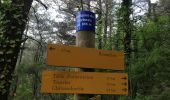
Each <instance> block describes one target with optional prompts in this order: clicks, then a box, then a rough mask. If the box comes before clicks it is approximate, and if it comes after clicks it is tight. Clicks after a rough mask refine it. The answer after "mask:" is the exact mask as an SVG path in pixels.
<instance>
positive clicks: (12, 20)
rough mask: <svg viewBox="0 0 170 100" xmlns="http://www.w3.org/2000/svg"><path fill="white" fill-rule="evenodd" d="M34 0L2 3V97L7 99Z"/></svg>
mask: <svg viewBox="0 0 170 100" xmlns="http://www.w3.org/2000/svg"><path fill="white" fill-rule="evenodd" d="M32 1H33V0H12V2H11V3H9V4H8V6H6V4H3V3H1V6H0V12H1V14H2V15H3V16H1V19H0V22H1V23H0V99H1V100H7V99H8V95H9V91H10V85H11V82H12V75H13V72H14V70H15V66H16V62H17V58H18V54H19V52H20V46H21V43H22V42H24V41H23V39H22V35H23V33H24V30H25V26H26V22H27V17H28V13H29V10H30V7H31V4H32Z"/></svg>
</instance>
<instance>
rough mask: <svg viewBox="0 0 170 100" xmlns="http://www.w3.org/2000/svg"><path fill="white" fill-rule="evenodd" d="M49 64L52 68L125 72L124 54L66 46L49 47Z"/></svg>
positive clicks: (52, 45) (53, 45)
mask: <svg viewBox="0 0 170 100" xmlns="http://www.w3.org/2000/svg"><path fill="white" fill-rule="evenodd" d="M47 58H48V59H47V63H48V65H51V66H70V67H80V68H99V69H112V70H124V53H123V52H118V51H108V50H97V49H93V48H81V47H74V46H64V45H55V44H49V45H48V57H47Z"/></svg>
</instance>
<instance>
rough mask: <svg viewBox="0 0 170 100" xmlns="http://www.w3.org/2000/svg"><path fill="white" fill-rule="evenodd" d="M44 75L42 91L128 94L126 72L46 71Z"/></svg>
mask: <svg viewBox="0 0 170 100" xmlns="http://www.w3.org/2000/svg"><path fill="white" fill-rule="evenodd" d="M42 76H43V77H42V85H41V92H42V93H81V94H117V95H128V76H127V74H125V73H96V72H58V71H44V72H43V74H42Z"/></svg>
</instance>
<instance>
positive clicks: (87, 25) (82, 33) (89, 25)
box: [74, 11, 96, 100]
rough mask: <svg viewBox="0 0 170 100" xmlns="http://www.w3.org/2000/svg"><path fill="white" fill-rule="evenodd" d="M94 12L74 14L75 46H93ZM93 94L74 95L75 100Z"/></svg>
mask: <svg viewBox="0 0 170 100" xmlns="http://www.w3.org/2000/svg"><path fill="white" fill-rule="evenodd" d="M95 20H96V19H95V14H94V13H93V12H90V11H80V12H78V13H77V15H76V32H77V34H76V35H77V36H76V46H78V47H85V48H94V47H95ZM81 71H90V72H92V71H94V69H81ZM91 97H93V95H86V94H79V95H76V94H75V95H74V99H75V100H88V99H89V98H91Z"/></svg>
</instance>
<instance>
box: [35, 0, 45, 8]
mask: <svg viewBox="0 0 170 100" xmlns="http://www.w3.org/2000/svg"><path fill="white" fill-rule="evenodd" d="M35 1H37V2H38V3H40V4H41V5H42V6H43V7H44V8H45V9H46V10H47V9H48V7H47V6H46V5H45V4H44V3H43V2H42V1H41V0H35Z"/></svg>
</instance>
